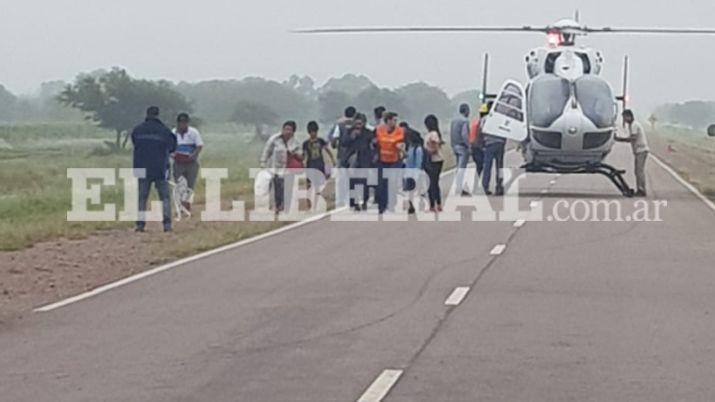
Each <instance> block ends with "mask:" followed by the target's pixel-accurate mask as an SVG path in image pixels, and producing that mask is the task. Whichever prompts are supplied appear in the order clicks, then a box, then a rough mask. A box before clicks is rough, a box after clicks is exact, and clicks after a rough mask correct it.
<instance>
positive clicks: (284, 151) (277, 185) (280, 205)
mask: <svg viewBox="0 0 715 402" xmlns="http://www.w3.org/2000/svg"><path fill="white" fill-rule="evenodd" d="M296 127H297V125H296V123H295V122H294V121H292V120H289V121H287V122H285V123H283V128H282V129H281V132H280V133H277V134H274V135H272V136H271V137H270V138H269V139H268V141H267V142H266V145H265V147H264V148H263V152H262V153H261V159H260V164H261V168H264V169H270V170H271V174H272V175H273V180H272V186H273V202H274V204H273V207H274V210H275V212H276V213H279V212H282V211H283V209H284V208H285V201H286V200H285V197H284V193H285V174H286V169H290V168H299V167H302V159H303V157H302V155H301V151H300V145H299V144H298V141H296V140H295V138H294V136H295V130H296ZM299 165H300V166H299Z"/></svg>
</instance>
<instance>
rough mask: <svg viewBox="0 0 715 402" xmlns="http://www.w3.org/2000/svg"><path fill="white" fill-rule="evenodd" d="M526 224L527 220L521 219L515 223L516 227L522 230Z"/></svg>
mask: <svg viewBox="0 0 715 402" xmlns="http://www.w3.org/2000/svg"><path fill="white" fill-rule="evenodd" d="M525 224H526V219H519V220H518V221H516V222H514V227H515V228H520V227H522V226H524V225H525Z"/></svg>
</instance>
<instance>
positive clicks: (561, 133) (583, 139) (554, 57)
mask: <svg viewBox="0 0 715 402" xmlns="http://www.w3.org/2000/svg"><path fill="white" fill-rule="evenodd" d="M602 65H603V57H602V56H601V54H600V52H598V51H596V50H593V49H588V48H577V47H575V46H552V47H542V48H537V49H534V50H532V51H530V52H529V53H528V54H527V56H526V70H527V75H528V77H529V80H528V82H527V84H526V86H525V88H524V87H522V86H521V84H520V83H517V82H515V81H511V80H510V81H507V83H506V84H504V86H503V87H502V90H501V91H500V92H499V94H498V95H497V97H496V99H495V106H494V107H492V110H491V111H490V115H489V116H490V117H489V118H488V119H487V125H486V126H485V132H487V133H490V134H494V135H499V136H504V137H506V138H510V139H512V140H516V141H521V142H522V145H523V147H522V149H523V154H524V158H525V160H526V163H527V164H533V165H537V166H540V165H543V166H552V167H564V168H573V167H579V166H589V165H596V164H599V163H601V162H602V161H603V160H604V158H605V157H606V156H607V155H608V154H609V153H610V151H611V149H612V147H613V144H614V133H615V130H616V117H617V110H618V108H617V103H616V98H615V96H614V95H613V90H612V88H611V86H610V85H609V84H608V83H607V82H606V81H605V80H604V79H603V78H601V77H600V73H601V70H602ZM519 117H521V119H520V118H519ZM490 120H491V121H490Z"/></svg>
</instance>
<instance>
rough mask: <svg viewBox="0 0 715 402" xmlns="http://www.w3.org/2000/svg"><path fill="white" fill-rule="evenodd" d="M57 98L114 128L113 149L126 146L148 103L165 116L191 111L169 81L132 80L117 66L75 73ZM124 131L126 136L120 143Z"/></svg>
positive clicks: (90, 117)
mask: <svg viewBox="0 0 715 402" xmlns="http://www.w3.org/2000/svg"><path fill="white" fill-rule="evenodd" d="M58 99H59V101H60V102H61V103H62V104H65V105H67V106H71V107H73V108H75V109H78V110H80V111H82V112H84V113H85V114H86V118H87V119H88V120H91V121H94V122H95V123H97V124H98V125H99V126H100V127H104V128H107V129H111V130H114V131H115V132H116V141H115V144H114V146H115V147H116V149H120V148H122V147H125V146H126V143H127V140H128V138H129V136H128V134H129V130H131V129H132V127H134V126H135V125H136V124H137V123H138V122H140V121H141V119H142V117H143V116H144V112H145V110H146V108H147V107H148V106H152V105H155V106H159V108H160V109H161V110H162V116H166V118H167V119H173V118H174V117H175V116H176V115H177V114H178V113H179V112H191V106H190V105H189V102H188V101H187V100H186V98H184V96H183V95H181V94H180V93H178V92H177V91H175V90H174V89H173V87H172V85H171V84H170V83H169V82H167V81H156V82H155V81H148V80H139V79H134V78H132V77H131V76H129V74H128V73H127V72H126V71H125V70H123V69H119V68H115V69H112V70H111V71H109V72H101V73H98V74H82V75H80V76H78V77H77V79H76V80H75V82H74V83H73V84H70V85H68V86H67V87H66V88H65V89H64V91H62V92H61V93H60V95H59V96H58ZM123 133H126V135H125V138H124V142H123V143H122V142H121V137H122V134H123Z"/></svg>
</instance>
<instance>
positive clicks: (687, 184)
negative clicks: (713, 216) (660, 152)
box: [650, 154, 715, 211]
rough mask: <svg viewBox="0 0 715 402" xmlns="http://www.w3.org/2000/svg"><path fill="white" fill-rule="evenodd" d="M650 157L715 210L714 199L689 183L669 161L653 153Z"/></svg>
mask: <svg viewBox="0 0 715 402" xmlns="http://www.w3.org/2000/svg"><path fill="white" fill-rule="evenodd" d="M650 157H651V158H653V160H654V161H655V163H657V164H658V166H660V167H661V168H663V170H665V171H666V172H668V173H670V175H671V176H673V178H674V179H675V180H676V181H678V182H679V183H680V184H682V185H683V187H685V188H687V189H688V190H690V192H691V193H693V194H695V196H696V197H698V198H699V199H700V201H702V202H704V203H705V205H707V206H708V207H710V209H712V210H713V211H715V203H714V202H712V201H711V200H710V199H709V198H708V197H706V196H705V195H704V194H703V193H701V192H700V190H698V189H697V188H695V186H693V185H692V184H690V183H688V181H687V180H685V179H683V177H682V176H680V175H679V174H678V172H676V171H675V170H673V168H671V167H670V166H668V164H667V163H665V162H663V161H662V160H660V158H658V157H657V156H655V155H653V154H651V155H650Z"/></svg>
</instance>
